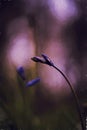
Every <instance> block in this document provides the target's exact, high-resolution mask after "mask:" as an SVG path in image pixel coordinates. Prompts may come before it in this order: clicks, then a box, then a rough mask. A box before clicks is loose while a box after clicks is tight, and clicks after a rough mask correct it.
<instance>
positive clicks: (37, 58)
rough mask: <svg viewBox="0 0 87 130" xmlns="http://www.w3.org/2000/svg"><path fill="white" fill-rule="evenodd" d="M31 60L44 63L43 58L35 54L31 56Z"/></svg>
mask: <svg viewBox="0 0 87 130" xmlns="http://www.w3.org/2000/svg"><path fill="white" fill-rule="evenodd" d="M31 59H32V60H33V61H35V62H40V63H45V60H44V59H43V58H41V57H38V56H35V57H33V58H31Z"/></svg>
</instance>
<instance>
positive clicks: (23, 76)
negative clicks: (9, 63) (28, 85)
mask: <svg viewBox="0 0 87 130" xmlns="http://www.w3.org/2000/svg"><path fill="white" fill-rule="evenodd" d="M17 72H18V74H19V76H20V77H21V78H22V79H23V80H25V79H26V77H25V72H24V68H23V67H22V66H20V67H18V68H17Z"/></svg>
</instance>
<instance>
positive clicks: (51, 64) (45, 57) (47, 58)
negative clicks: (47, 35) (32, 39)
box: [41, 54, 54, 66]
mask: <svg viewBox="0 0 87 130" xmlns="http://www.w3.org/2000/svg"><path fill="white" fill-rule="evenodd" d="M41 56H42V57H43V58H44V59H45V63H46V64H48V65H50V66H53V65H54V64H53V62H52V61H51V60H50V58H49V57H48V56H47V55H45V54H41Z"/></svg>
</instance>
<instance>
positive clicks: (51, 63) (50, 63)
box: [31, 54, 54, 66]
mask: <svg viewBox="0 0 87 130" xmlns="http://www.w3.org/2000/svg"><path fill="white" fill-rule="evenodd" d="M41 56H42V58H41V57H37V56H35V57H33V58H31V59H32V60H33V61H35V62H40V63H43V64H47V65H49V66H54V64H53V62H52V61H51V60H50V58H48V57H47V56H46V55H45V54H42V55H41Z"/></svg>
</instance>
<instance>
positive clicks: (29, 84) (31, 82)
mask: <svg viewBox="0 0 87 130" xmlns="http://www.w3.org/2000/svg"><path fill="white" fill-rule="evenodd" d="M39 81H40V78H36V79H33V80H31V81H29V82H27V83H26V87H31V86H33V85H35V84H36V83H38V82H39Z"/></svg>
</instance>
